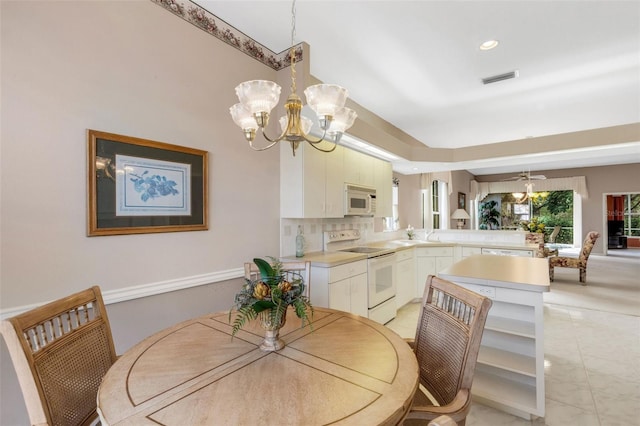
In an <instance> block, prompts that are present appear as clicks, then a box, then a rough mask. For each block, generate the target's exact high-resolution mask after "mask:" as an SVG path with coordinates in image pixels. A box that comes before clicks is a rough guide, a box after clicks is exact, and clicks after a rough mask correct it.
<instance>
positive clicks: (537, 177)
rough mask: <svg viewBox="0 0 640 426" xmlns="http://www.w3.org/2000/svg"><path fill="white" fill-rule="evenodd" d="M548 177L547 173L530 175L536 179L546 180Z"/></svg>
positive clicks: (530, 177)
mask: <svg viewBox="0 0 640 426" xmlns="http://www.w3.org/2000/svg"><path fill="white" fill-rule="evenodd" d="M546 178H547V177H546V176H545V175H533V176H529V179H535V180H544V179H546Z"/></svg>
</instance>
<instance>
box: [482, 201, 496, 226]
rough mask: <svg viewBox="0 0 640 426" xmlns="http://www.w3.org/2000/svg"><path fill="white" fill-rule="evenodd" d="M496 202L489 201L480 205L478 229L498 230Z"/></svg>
mask: <svg viewBox="0 0 640 426" xmlns="http://www.w3.org/2000/svg"><path fill="white" fill-rule="evenodd" d="M497 205H498V203H497V201H495V200H490V201H487V202H485V203H482V204H480V226H479V227H480V229H498V228H499V227H500V221H499V220H498V219H500V211H499V210H498V209H496V206H497Z"/></svg>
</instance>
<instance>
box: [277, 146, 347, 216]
mask: <svg viewBox="0 0 640 426" xmlns="http://www.w3.org/2000/svg"><path fill="white" fill-rule="evenodd" d="M323 143H326V144H328V143H327V142H323ZM344 151H345V148H343V147H342V146H337V147H336V149H335V150H334V151H333V152H330V153H324V152H321V151H318V150H317V149H314V148H313V147H312V146H310V145H309V144H307V143H302V144H300V146H299V147H298V149H297V150H296V155H295V157H294V156H293V155H292V154H291V146H290V145H289V144H288V143H283V144H281V145H280V216H281V217H284V218H339V217H340V218H341V217H344V173H343V165H344V161H343V156H344Z"/></svg>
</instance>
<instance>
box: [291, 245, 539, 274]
mask: <svg viewBox="0 0 640 426" xmlns="http://www.w3.org/2000/svg"><path fill="white" fill-rule="evenodd" d="M362 245H363V246H367V247H379V248H384V249H393V250H395V251H399V250H406V249H410V248H414V247H455V246H467V247H491V248H496V249H505V250H509V249H520V250H536V249H537V248H538V247H537V246H536V245H535V244H511V243H492V242H486V243H483V242H470V241H464V242H451V241H449V242H447V241H424V240H388V241H374V242H371V243H368V244H362ZM283 258H284V259H287V260H298V261H310V262H311V265H312V266H318V267H321V268H331V267H333V266H338V265H343V264H345V263H350V262H356V261H358V260H366V259H367V255H366V254H362V253H349V252H341V251H315V252H308V253H306V254H305V255H304V256H303V257H295V256H293V255H291V256H284V257H283Z"/></svg>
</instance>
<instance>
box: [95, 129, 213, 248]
mask: <svg viewBox="0 0 640 426" xmlns="http://www.w3.org/2000/svg"><path fill="white" fill-rule="evenodd" d="M87 144H88V149H87V152H88V181H87V186H88V192H89V194H88V209H87V210H88V217H87V234H88V236H90V237H93V236H102V235H122V234H147V233H156V232H180V231H204V230H207V229H209V226H208V197H207V194H208V189H207V183H208V153H207V151H203V150H199V149H194V148H187V147H183V146H179V145H172V144H168V143H164V142H156V141H152V140H148V139H141V138H135V137H131V136H124V135H118V134H114V133H108V132H102V131H98V130H91V129H88V131H87Z"/></svg>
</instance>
